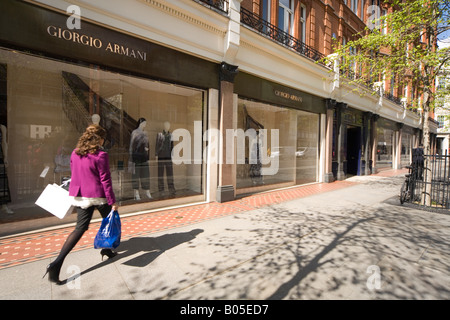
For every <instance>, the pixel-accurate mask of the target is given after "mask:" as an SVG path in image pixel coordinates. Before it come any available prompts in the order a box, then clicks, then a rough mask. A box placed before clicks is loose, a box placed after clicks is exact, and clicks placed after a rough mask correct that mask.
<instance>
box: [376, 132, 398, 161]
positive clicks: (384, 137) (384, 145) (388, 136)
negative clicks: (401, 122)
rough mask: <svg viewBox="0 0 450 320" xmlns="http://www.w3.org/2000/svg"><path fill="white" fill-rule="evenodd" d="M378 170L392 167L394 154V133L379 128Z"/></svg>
mask: <svg viewBox="0 0 450 320" xmlns="http://www.w3.org/2000/svg"><path fill="white" fill-rule="evenodd" d="M377 138H378V146H377V162H376V167H377V168H383V167H392V153H393V149H392V148H393V141H394V131H393V130H391V129H386V128H382V127H381V128H380V127H378V128H377Z"/></svg>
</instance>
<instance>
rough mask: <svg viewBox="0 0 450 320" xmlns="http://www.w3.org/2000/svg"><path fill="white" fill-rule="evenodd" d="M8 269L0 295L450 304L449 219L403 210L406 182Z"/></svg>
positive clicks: (390, 181) (376, 180) (366, 180)
mask: <svg viewBox="0 0 450 320" xmlns="http://www.w3.org/2000/svg"><path fill="white" fill-rule="evenodd" d="M351 180H352V181H355V182H358V183H357V184H356V185H353V186H350V187H347V188H344V189H340V190H335V191H330V192H326V193H322V194H318V195H313V196H309V197H305V198H301V199H297V200H292V201H288V202H284V203H279V204H275V205H271V206H266V207H263V208H260V209H257V210H253V211H247V212H241V213H238V214H234V215H230V216H226V217H222V218H217V219H213V220H209V221H206V222H202V223H197V224H193V225H189V226H184V227H180V228H177V229H172V230H169V231H165V232H158V233H151V234H148V235H140V236H138V237H134V238H131V239H128V240H126V241H124V242H123V243H122V244H121V246H120V247H119V249H118V251H119V255H118V256H117V257H116V258H114V259H111V260H108V261H103V262H101V261H100V255H99V252H98V250H94V249H86V250H82V251H78V252H73V253H71V254H70V255H69V256H68V257H67V259H66V261H65V264H64V266H63V270H62V272H61V278H62V279H64V278H69V280H68V281H67V283H66V284H65V285H62V286H56V285H52V284H50V283H49V282H48V281H47V280H46V279H41V278H42V275H43V272H44V270H45V267H46V265H47V264H48V263H49V262H50V259H44V260H41V261H35V262H31V263H27V264H23V265H19V266H15V267H10V268H5V269H1V270H0V288H1V289H0V299H3V300H4V299H33V300H34V299H56V300H59V299H62V300H67V299H83V300H85V299H102V300H103V299H137V300H141V299H168V300H184V299H187V300H199V299H207V300H225V299H232V300H255V299H256V300H265V299H269V300H270V299H273V300H297V299H306V300H312V299H313V300H316V299H338V300H341V299H364V300H365V299H369V300H371V299H401V300H403V299H450V248H449V245H448V243H449V242H450V232H449V230H450V214H449V215H447V214H439V213H430V212H425V211H421V210H416V209H411V208H406V207H402V206H399V205H398V201H397V194H398V190H399V186H400V183H401V182H402V178H401V177H379V176H378V177H377V176H368V177H355V178H352V179H351Z"/></svg>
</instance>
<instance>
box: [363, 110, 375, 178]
mask: <svg viewBox="0 0 450 320" xmlns="http://www.w3.org/2000/svg"><path fill="white" fill-rule="evenodd" d="M372 116H373V113H372V112H365V113H364V125H363V131H364V159H365V161H366V165H365V167H364V175H366V176H368V175H370V173H371V172H370V162H371V156H370V155H371V149H372V148H371V145H370V141H371V135H372V132H371V130H369V127H371V126H370V119H371V118H372Z"/></svg>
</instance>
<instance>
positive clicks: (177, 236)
mask: <svg viewBox="0 0 450 320" xmlns="http://www.w3.org/2000/svg"><path fill="white" fill-rule="evenodd" d="M202 232H203V230H202V229H193V230H191V231H188V232H178V233H168V234H164V235H161V236H158V237H133V238H130V239H128V240H125V241H123V242H121V244H120V246H119V247H118V248H117V249H116V251H117V252H118V255H117V256H116V257H114V258H111V259H108V260H106V261H102V262H101V263H99V264H97V265H95V266H92V267H91V268H89V269H86V270H84V271H82V272H81V275H84V274H87V273H89V272H91V271H94V270H96V269H99V268H102V267H104V266H106V265H108V264H110V263H114V262H117V261H118V260H126V259H127V258H129V257H131V256H134V255H137V256H136V257H133V258H132V259H130V260H127V261H125V262H124V263H123V264H124V265H127V266H133V267H145V266H147V265H149V264H150V263H152V262H153V261H154V260H155V259H156V258H158V257H159V256H160V255H161V254H163V253H164V252H166V251H167V250H170V249H172V248H174V247H176V246H178V245H180V244H182V243H185V242H189V241H192V240H193V239H195V238H196V237H197V235H199V234H200V233H202Z"/></svg>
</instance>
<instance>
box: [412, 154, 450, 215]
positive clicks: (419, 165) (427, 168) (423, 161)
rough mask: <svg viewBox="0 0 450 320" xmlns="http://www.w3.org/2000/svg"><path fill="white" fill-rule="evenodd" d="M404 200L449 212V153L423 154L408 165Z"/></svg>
mask: <svg viewBox="0 0 450 320" xmlns="http://www.w3.org/2000/svg"><path fill="white" fill-rule="evenodd" d="M410 168H411V170H410V173H409V177H408V178H409V179H408V180H409V181H408V183H409V188H408V189H409V192H410V195H409V196H408V197H407V198H406V202H407V203H410V204H415V205H417V206H421V207H425V208H430V209H439V211H444V212H446V213H450V155H448V154H447V152H446V153H445V154H444V155H423V156H420V157H418V158H416V159H414V154H413V162H412V164H411V166H410Z"/></svg>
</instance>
